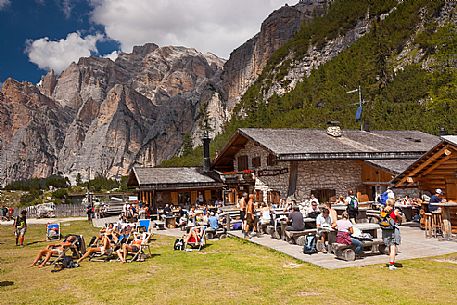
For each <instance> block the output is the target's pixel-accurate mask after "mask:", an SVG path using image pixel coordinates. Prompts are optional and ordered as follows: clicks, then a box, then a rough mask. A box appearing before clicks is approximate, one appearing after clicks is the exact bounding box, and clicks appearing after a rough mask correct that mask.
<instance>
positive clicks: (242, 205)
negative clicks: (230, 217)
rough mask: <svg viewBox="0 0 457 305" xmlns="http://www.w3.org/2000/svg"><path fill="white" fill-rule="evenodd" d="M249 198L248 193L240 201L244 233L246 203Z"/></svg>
mask: <svg viewBox="0 0 457 305" xmlns="http://www.w3.org/2000/svg"><path fill="white" fill-rule="evenodd" d="M247 198H248V194H247V193H243V195H242V197H241V199H240V202H239V205H240V219H241V228H242V230H243V232H244V227H245V226H246V224H245V216H246V205H247V202H246V199H247Z"/></svg>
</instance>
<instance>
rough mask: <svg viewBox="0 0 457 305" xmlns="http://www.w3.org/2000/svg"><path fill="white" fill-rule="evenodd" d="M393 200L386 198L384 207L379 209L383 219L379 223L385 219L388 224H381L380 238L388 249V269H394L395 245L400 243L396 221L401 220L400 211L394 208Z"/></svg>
mask: <svg viewBox="0 0 457 305" xmlns="http://www.w3.org/2000/svg"><path fill="white" fill-rule="evenodd" d="M394 207H395V200H394V199H387V201H386V207H385V208H384V209H383V210H382V211H381V217H382V218H383V220H382V221H381V224H382V223H383V222H384V221H386V222H388V224H389V225H388V226H382V225H381V229H382V239H383V241H384V244H385V245H386V247H387V249H389V270H395V269H397V267H395V255H396V254H397V246H398V245H400V243H401V236H400V228H399V227H398V223H399V222H400V220H401V215H400V211H399V210H397V209H395V208H394Z"/></svg>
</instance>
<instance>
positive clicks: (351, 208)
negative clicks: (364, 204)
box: [346, 190, 359, 224]
mask: <svg viewBox="0 0 457 305" xmlns="http://www.w3.org/2000/svg"><path fill="white" fill-rule="evenodd" d="M346 205H347V209H346V211H347V212H348V215H349V220H350V221H351V222H352V224H356V219H357V214H359V201H358V200H357V197H356V196H354V192H353V191H352V190H349V191H348V196H347V197H346Z"/></svg>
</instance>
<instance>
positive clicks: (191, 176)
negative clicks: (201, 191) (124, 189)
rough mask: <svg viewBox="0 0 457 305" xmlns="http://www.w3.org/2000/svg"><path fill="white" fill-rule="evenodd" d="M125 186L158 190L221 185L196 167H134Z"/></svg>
mask: <svg viewBox="0 0 457 305" xmlns="http://www.w3.org/2000/svg"><path fill="white" fill-rule="evenodd" d="M127 186H128V187H139V188H140V189H144V188H147V189H151V190H152V189H154V190H159V189H169V188H176V189H182V188H192V187H221V186H222V184H221V183H220V182H219V181H217V180H215V179H213V178H212V177H210V173H203V172H202V169H201V168H197V167H179V168H159V167H134V168H133V169H132V170H131V171H130V173H129V178H128V181H127Z"/></svg>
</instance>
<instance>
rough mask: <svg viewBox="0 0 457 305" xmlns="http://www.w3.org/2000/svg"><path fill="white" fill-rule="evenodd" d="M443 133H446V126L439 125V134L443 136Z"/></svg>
mask: <svg viewBox="0 0 457 305" xmlns="http://www.w3.org/2000/svg"><path fill="white" fill-rule="evenodd" d="M445 135H447V131H446V128H444V127H440V136H441V137H442V136H445Z"/></svg>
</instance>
